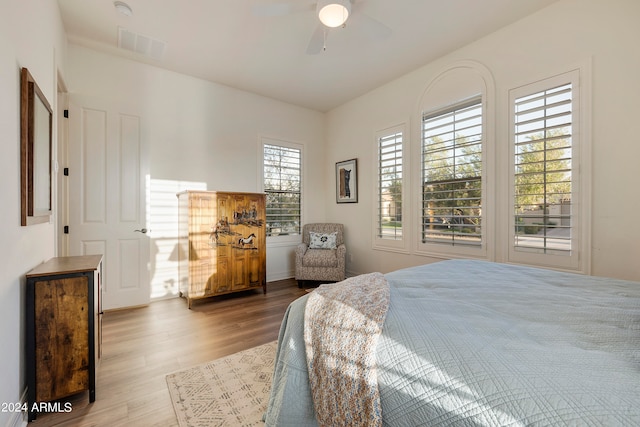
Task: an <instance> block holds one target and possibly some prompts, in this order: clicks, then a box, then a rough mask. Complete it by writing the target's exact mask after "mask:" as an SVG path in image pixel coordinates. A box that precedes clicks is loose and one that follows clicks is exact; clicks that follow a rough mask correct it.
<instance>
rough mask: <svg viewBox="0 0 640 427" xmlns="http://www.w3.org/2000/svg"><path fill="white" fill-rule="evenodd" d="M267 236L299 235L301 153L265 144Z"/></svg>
mask: <svg viewBox="0 0 640 427" xmlns="http://www.w3.org/2000/svg"><path fill="white" fill-rule="evenodd" d="M263 171H264V172H263V174H264V176H263V179H264V184H263V185H264V192H265V193H266V199H267V206H266V211H267V236H275V235H292V234H300V211H301V188H302V187H301V151H300V149H297V148H290V147H283V146H277V145H271V144H264V165H263Z"/></svg>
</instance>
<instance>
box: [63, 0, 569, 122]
mask: <svg viewBox="0 0 640 427" xmlns="http://www.w3.org/2000/svg"><path fill="white" fill-rule="evenodd" d="M124 1H125V2H126V3H127V4H128V5H129V6H130V7H131V9H132V10H133V15H132V16H125V15H122V14H120V13H118V12H117V11H116V9H115V7H114V2H113V0H58V4H59V6H60V13H61V15H62V20H63V22H64V26H65V29H66V31H67V35H68V37H69V41H70V42H73V43H76V44H80V45H83V46H88V47H91V48H94V49H96V50H100V51H104V52H108V53H112V54H115V55H120V56H123V57H127V58H131V59H135V60H139V61H142V62H146V63H149V64H153V65H156V66H158V67H162V68H166V69H169V70H173V71H177V72H179V73H183V74H187V75H191V76H195V77H199V78H202V79H206V80H210V81H213V82H217V83H221V84H225V85H228V86H231V87H235V88H238V89H242V90H246V91H250V92H254V93H257V94H260V95H264V96H268V97H271V98H275V99H279V100H282V101H285V102H288V103H291V104H296V105H300V106H303V107H308V108H312V109H316V110H319V111H328V110H330V109H331V108H334V107H336V106H339V105H341V104H343V103H344V102H346V101H348V100H350V99H353V98H355V97H357V96H359V95H362V94H364V93H366V92H368V91H370V90H372V89H374V88H376V87H378V86H380V85H382V84H383V83H386V82H388V81H390V80H392V79H394V78H396V77H399V76H401V75H403V74H405V73H407V72H409V71H411V70H414V69H416V68H417V67H419V66H421V65H424V64H426V63H428V62H430V61H432V60H434V59H436V58H438V57H440V56H442V55H443V54H446V53H448V52H450V51H452V50H454V49H457V48H459V47H461V46H464V45H466V44H468V43H470V42H472V41H474V40H476V39H478V38H480V37H482V36H484V35H486V34H489V33H491V32H493V31H495V30H497V29H498V28H501V27H503V26H505V25H508V24H510V23H512V22H514V21H516V20H518V19H521V18H523V17H524V16H526V15H528V14H531V13H533V12H535V11H537V10H539V9H541V8H543V7H545V6H547V5H549V4H551V3H553V2H554V1H557V0H355V1H354V6H353V11H352V15H351V17H350V18H349V20H348V21H347V25H346V27H345V28H337V29H332V30H330V31H329V35H328V38H327V40H326V50H325V51H323V52H321V53H318V54H315V55H310V54H307V53H306V49H307V45H308V43H309V40H310V39H311V36H312V35H313V33H314V31H315V29H316V27H317V26H318V22H319V21H318V19H317V16H316V14H315V2H314V1H313V0H311V1H308V0H124ZM271 5H275V6H271ZM282 6H284V9H282V8H281V7H282ZM287 9H288V10H289V12H288V13H280V14H278V13H274V15H275V16H269V13H265V12H278V11H280V10H287ZM376 21H377V22H376ZM374 24H378V25H377V26H376V25H374ZM379 24H382V25H384V26H386V27H388V28H389V29H391V32H390V35H387V36H384V35H383V34H382V33H381V32H380V31H371V30H376V29H377V28H379V27H380V25H379ZM119 28H123V29H125V30H127V31H130V32H133V33H136V34H138V35H142V36H147V37H150V38H152V39H155V40H157V41H160V42H162V43H164V50H163V51H162V56H161V57H160V59H151V58H149V57H146V56H144V55H141V54H137V53H134V52H131V51H128V50H125V49H121V48H118V33H119ZM497 48H499V47H497Z"/></svg>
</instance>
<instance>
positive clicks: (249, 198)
mask: <svg viewBox="0 0 640 427" xmlns="http://www.w3.org/2000/svg"><path fill="white" fill-rule="evenodd" d="M177 196H178V218H179V224H178V245H179V250H178V258H179V263H178V264H179V266H178V269H179V276H180V295H181V296H183V297H185V298H186V299H187V305H188V307H189V308H191V303H192V301H193V300H195V299H199V298H207V297H212V296H215V295H221V294H228V293H231V292H238V291H243V290H247V289H253V288H262V289H263V292H264V293H266V292H267V275H266V231H265V221H266V212H265V195H264V194H263V193H235V192H221V191H185V192H182V193H178V195H177Z"/></svg>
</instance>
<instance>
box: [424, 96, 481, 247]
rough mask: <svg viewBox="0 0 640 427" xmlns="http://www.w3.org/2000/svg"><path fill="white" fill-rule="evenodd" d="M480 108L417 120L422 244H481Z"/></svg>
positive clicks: (468, 106) (471, 105)
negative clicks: (420, 153) (419, 148)
mask: <svg viewBox="0 0 640 427" xmlns="http://www.w3.org/2000/svg"><path fill="white" fill-rule="evenodd" d="M482 134H483V133H482V104H481V100H480V99H474V100H472V101H469V102H466V103H464V104H460V105H457V106H455V107H453V108H451V109H447V110H444V111H439V112H437V113H429V114H424V115H423V117H422V184H423V185H422V242H423V243H440V244H448V245H452V246H453V245H467V246H480V245H481V244H482V212H481V209H482Z"/></svg>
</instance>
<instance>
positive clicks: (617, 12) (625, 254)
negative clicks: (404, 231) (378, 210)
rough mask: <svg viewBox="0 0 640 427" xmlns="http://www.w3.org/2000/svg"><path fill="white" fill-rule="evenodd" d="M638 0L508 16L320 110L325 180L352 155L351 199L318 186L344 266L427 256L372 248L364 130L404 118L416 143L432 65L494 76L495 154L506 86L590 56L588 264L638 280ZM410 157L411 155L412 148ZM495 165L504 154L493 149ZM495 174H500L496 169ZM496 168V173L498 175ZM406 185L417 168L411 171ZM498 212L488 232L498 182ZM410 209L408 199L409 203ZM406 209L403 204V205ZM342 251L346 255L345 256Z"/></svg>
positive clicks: (378, 265)
mask: <svg viewBox="0 0 640 427" xmlns="http://www.w3.org/2000/svg"><path fill="white" fill-rule="evenodd" d="M639 16H640V2H638V1H637V0H612V1H607V2H603V1H599V0H565V1H560V2H558V3H555V4H553V5H551V6H550V7H548V8H546V9H543V10H542V11H540V12H539V13H537V14H534V15H532V16H529V17H527V18H525V19H523V20H521V21H519V22H517V23H514V24H512V25H510V26H508V27H506V28H504V29H502V30H501V31H498V32H496V33H493V34H491V35H489V36H487V37H485V38H483V39H480V40H478V41H476V42H475V43H473V44H471V45H468V46H466V47H464V48H462V49H459V50H457V51H455V52H453V53H451V54H449V55H446V56H445V57H443V58H441V59H439V60H437V61H434V62H432V63H430V64H427V65H425V66H423V67H421V68H419V69H417V70H415V71H414V72H412V73H410V74H408V75H405V76H403V77H401V78H399V79H397V80H394V81H392V82H390V83H388V84H386V85H384V86H382V87H380V88H378V89H376V90H374V91H372V92H370V93H368V94H366V95H364V96H362V97H360V98H357V99H354V100H352V101H351V102H349V103H347V104H345V105H343V106H341V107H339V108H336V109H335V110H332V111H331V112H329V113H328V117H327V139H326V140H327V149H328V151H327V163H326V164H325V168H326V173H327V181H326V182H325V186H326V188H327V189H329V190H330V189H332V188H333V186H334V185H335V182H334V178H333V175H332V170H333V167H334V164H335V162H337V161H341V160H346V159H351V158H354V157H357V158H358V162H359V171H358V179H359V183H360V192H359V198H360V200H359V203H357V204H348V205H346V204H342V205H337V204H336V203H335V201H334V195H333V194H332V192H331V191H329V192H328V194H327V196H326V197H327V199H326V200H327V220H333V221H340V222H343V223H344V224H345V226H346V235H347V237H346V240H347V243H348V245H349V249H348V251H349V255H352V256H353V262H348V265H347V268H348V270H349V271H350V272H351V273H352V274H353V273H362V272H370V271H382V272H387V271H390V270H394V269H397V268H402V267H406V266H412V265H419V264H424V263H428V262H433V261H435V259H434V258H428V257H423V256H417V255H402V254H396V253H390V252H383V251H378V250H373V249H372V242H371V235H372V232H371V227H372V216H373V209H374V205H375V199H374V194H373V188H374V185H375V183H376V182H375V178H376V171H375V169H374V156H375V141H374V137H373V135H374V132H375V131H377V130H381V129H385V128H387V127H389V126H392V125H395V124H398V123H401V122H408V121H410V122H411V139H412V146H413V147H414V148H415V147H417V146H418V144H419V141H418V137H419V135H418V132H416V127H417V125H416V123H418V122H419V119H418V111H417V103H418V101H419V99H420V97H421V95H422V93H423V92H424V90H425V88H426V86H427V84H428V83H429V82H430V80H431V79H433V78H434V77H435V76H436V75H437V74H438V73H439V72H440V71H441V70H443V69H445V68H447V67H449V66H450V65H451V64H454V63H456V62H459V61H463V60H470V61H475V62H478V63H480V64H483V65H484V66H485V67H486V68H487V69H488V70H489V71H490V72H491V73H492V75H493V79H494V82H495V86H496V87H495V97H496V105H495V106H494V107H495V109H494V110H495V112H496V113H497V115H496V117H495V125H496V140H495V146H494V147H493V148H494V149H496V150H497V151H498V152H499V153H504V152H508V151H505V150H508V141H507V139H508V129H507V123H508V111H509V108H508V91H509V89H512V88H515V87H518V86H520V85H523V84H527V83H530V82H534V81H536V80H539V79H543V78H546V77H550V76H552V75H555V74H558V73H561V72H564V71H568V70H570V69H572V68H574V67H575V66H576V65H581V64H584V63H591V64H592V68H591V69H592V87H591V88H590V91H591V93H592V122H591V123H590V126H589V127H590V131H591V139H592V147H593V149H592V153H591V154H592V159H593V162H592V176H591V179H592V182H593V186H592V193H591V197H592V210H591V213H590V214H591V224H592V226H591V233H592V234H591V239H592V240H591V243H592V249H591V251H592V257H591V272H592V274H594V275H599V276H611V277H617V278H623V279H632V280H640V264H639V263H638V254H640V227H639V226H638V225H637V223H638V221H637V215H638V213H640V198H639V197H637V191H636V187H637V184H638V182H640V181H639V178H638V174H637V169H638V168H637V164H638V159H640V132H638V130H637V127H636V126H635V124H636V123H637V121H638V117H640V107H639V106H638V102H637V98H638V94H640V79H638V76H639V75H640V54H638V46H637V43H638V40H640V25H638V23H637V18H638V17H639ZM413 153H415V154H414V155H417V153H416V150H415V149H414V151H413ZM498 161H499V162H500V163H498V164H497V169H500V168H504V167H505V166H504V165H505V162H506V161H507V158H506V157H503V156H501V155H499V156H498ZM496 172H497V173H498V177H499V176H500V174H504V173H506V172H505V171H504V169H502V170H498V171H496ZM505 176H506V175H505ZM413 178H414V183H415V182H417V180H416V179H417V178H418V177H417V176H414V177H413ZM491 191H493V193H494V194H493V195H494V196H495V198H496V201H497V206H498V208H499V211H500V212H499V213H500V215H501V216H498V217H497V218H496V236H497V237H499V238H503V236H504V233H506V230H505V229H504V227H500V226H499V224H504V223H506V213H505V212H506V209H505V206H508V203H509V200H508V196H507V194H506V192H504V191H503V187H500V186H496V187H494V188H492V189H491ZM412 208H413V209H416V208H417V207H416V204H413V205H412ZM405 212H406V210H405ZM491 257H492V258H495V259H496V260H499V261H500V260H504V248H503V247H499V246H498V247H494V248H492V254H491ZM348 258H349V256H348Z"/></svg>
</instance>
